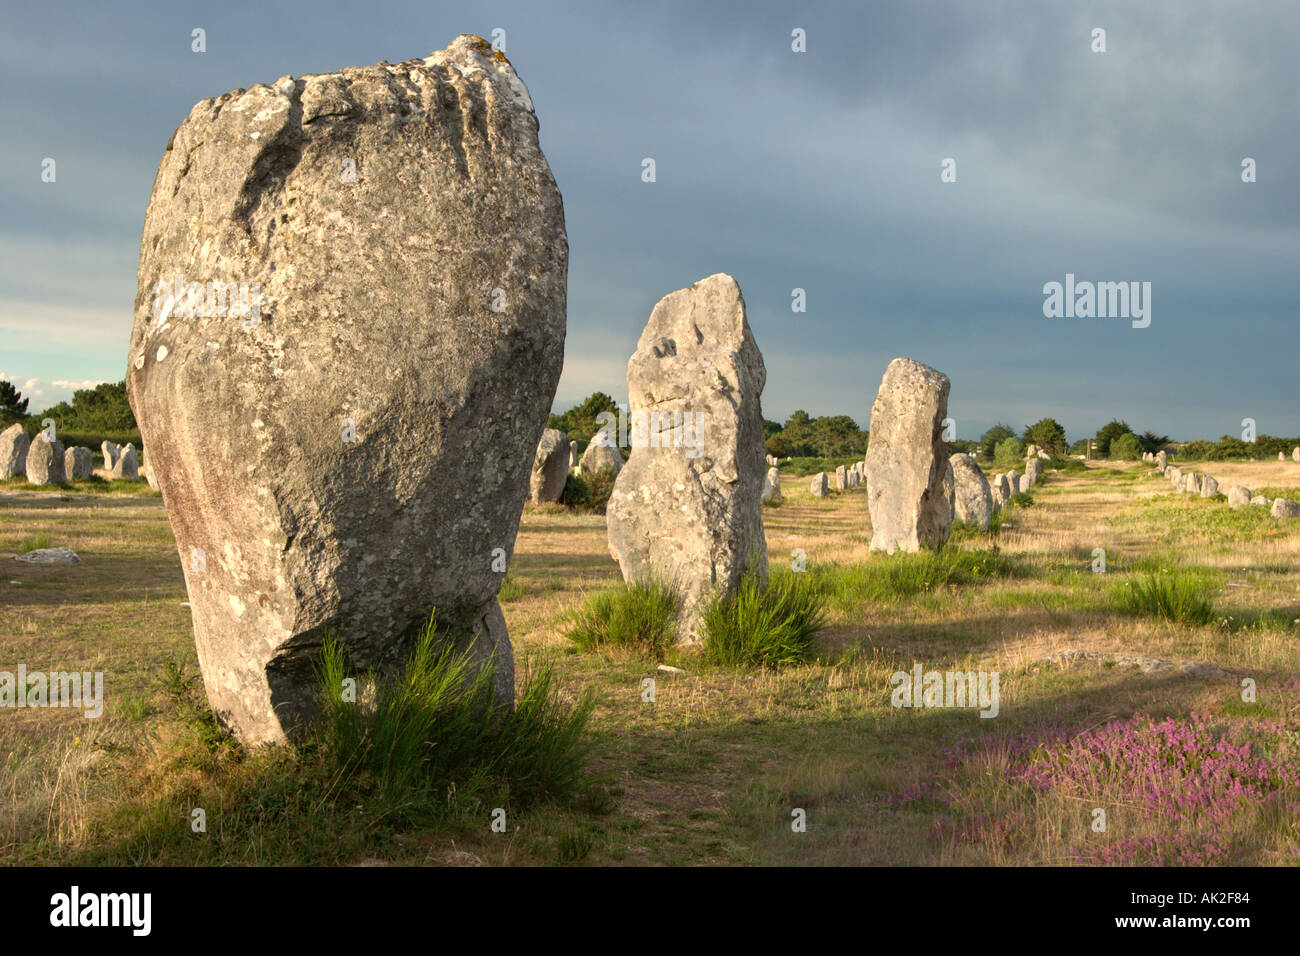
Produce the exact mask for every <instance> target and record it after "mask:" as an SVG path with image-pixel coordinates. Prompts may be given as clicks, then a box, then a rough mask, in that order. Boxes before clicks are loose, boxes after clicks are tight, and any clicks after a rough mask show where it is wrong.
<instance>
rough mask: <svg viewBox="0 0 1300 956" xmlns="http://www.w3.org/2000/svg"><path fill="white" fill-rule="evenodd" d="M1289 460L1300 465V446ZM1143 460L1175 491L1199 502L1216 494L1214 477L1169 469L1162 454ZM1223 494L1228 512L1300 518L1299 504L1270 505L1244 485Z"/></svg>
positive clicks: (1284, 501) (1283, 501)
mask: <svg viewBox="0 0 1300 956" xmlns="http://www.w3.org/2000/svg"><path fill="white" fill-rule="evenodd" d="M1291 458H1292V460H1294V461H1297V462H1300V446H1297V447H1296V448H1295V449H1294V450H1292V452H1291ZM1142 460H1143V461H1145V462H1147V463H1149V464H1152V465H1155V468H1156V471H1157V472H1159V473H1160V474H1162V475H1164V476H1165V477H1166V478H1168V479H1169V483H1170V484H1172V485H1173V486H1174V488H1175V490H1177V491H1183V492H1186V493H1188V494H1193V495H1200V496H1201V497H1202V498H1213V497H1215V495H1217V494H1219V482H1218V480H1217V479H1215V477H1214V476H1213V475H1198V474H1197V473H1196V472H1194V471H1184V470H1183V469H1181V468H1179V467H1178V466H1177V465H1171V464H1169V458H1168V455H1166V453H1165V452H1164V451H1159V452H1156V453H1155V454H1152V453H1151V452H1144V453H1143V454H1142ZM1278 460H1279V461H1285V460H1286V458H1285V456H1284V455H1283V454H1282V453H1281V452H1279V453H1278ZM1223 493H1224V495H1225V496H1226V497H1227V499H1228V507H1230V508H1245V507H1248V506H1251V505H1253V506H1255V507H1257V508H1269V514H1271V515H1272V516H1273V517H1274V518H1278V519H1283V518H1300V503H1298V502H1295V501H1292V500H1291V499H1289V498H1277V499H1274V500H1273V501H1271V502H1270V501H1269V500H1268V499H1267V498H1265V497H1264V496H1263V495H1256V494H1252V493H1251V490H1250V489H1249V488H1247V487H1246V486H1245V485H1229V486H1228V488H1227V489H1226V490H1225V491H1224V492H1223ZM1270 505H1271V507H1270Z"/></svg>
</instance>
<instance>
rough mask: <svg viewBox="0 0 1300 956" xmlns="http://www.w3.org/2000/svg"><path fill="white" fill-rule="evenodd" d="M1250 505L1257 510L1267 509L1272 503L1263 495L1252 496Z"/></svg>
mask: <svg viewBox="0 0 1300 956" xmlns="http://www.w3.org/2000/svg"><path fill="white" fill-rule="evenodd" d="M1250 503H1251V505H1252V506H1253V507H1256V508H1267V507H1268V506H1269V505H1270V504H1272V502H1270V501H1269V500H1268V499H1267V498H1265V497H1264V496H1263V495H1251V496H1250Z"/></svg>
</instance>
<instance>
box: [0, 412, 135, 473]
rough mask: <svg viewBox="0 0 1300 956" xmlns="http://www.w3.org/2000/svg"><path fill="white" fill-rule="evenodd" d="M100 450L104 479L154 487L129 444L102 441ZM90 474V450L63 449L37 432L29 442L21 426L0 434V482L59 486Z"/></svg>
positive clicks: (60, 443)
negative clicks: (144, 482) (21, 479)
mask: <svg viewBox="0 0 1300 956" xmlns="http://www.w3.org/2000/svg"><path fill="white" fill-rule="evenodd" d="M101 451H102V453H103V456H104V474H105V475H106V476H107V477H108V478H110V479H113V480H127V481H138V480H139V479H140V478H141V477H144V478H147V479H148V480H149V484H150V485H152V486H153V487H155V488H156V487H157V485H156V484H155V481H154V478H153V474H152V472H150V471H149V469H148V468H147V467H142V466H140V464H139V459H138V457H137V455H136V453H135V447H134V446H133V445H131V444H130V443H129V442H128V443H127V445H126V447H121V446H119V445H117V444H116V443H115V442H110V441H106V442H104V443H103V445H102V446H101ZM94 472H95V470H94V465H93V461H92V454H91V451H90V449H89V448H86V447H84V446H82V445H74V446H73V447H71V448H64V447H63V442H61V441H59V440H58V439H50V438H49V437H47V436H46V434H45V433H44V432H38V433H37V435H36V438H35V439H33V438H31V436H29V435H28V434H27V432H26V431H24V430H23V426H22V425H16V424H15V425H11V426H9V427H8V428H6V429H5V430H4V431H3V432H0V479H2V478H15V477H20V476H25V477H26V478H27V481H29V482H30V483H31V484H33V485H62V484H65V483H67V482H69V481H84V480H86V479H87V478H90V477H91V475H93V474H94Z"/></svg>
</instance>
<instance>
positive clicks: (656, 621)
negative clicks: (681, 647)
mask: <svg viewBox="0 0 1300 956" xmlns="http://www.w3.org/2000/svg"><path fill="white" fill-rule="evenodd" d="M680 606H681V598H680V597H679V596H678V595H677V592H676V591H675V590H674V589H673V588H672V587H670V586H669V585H666V584H663V583H661V582H658V581H639V582H633V583H631V584H624V585H621V586H619V587H615V588H610V589H609V590H606V591H600V592H597V593H596V594H594V595H592V596H591V597H589V598H587V600H586V601H585V602H584V603H583V605H582V607H581V608H579V609H578V610H577V611H576V612H575V613H574V615H573V618H572V624H571V626H570V627H569V630H568V631H567V632H566V635H565V636H566V637H568V638H569V640H571V641H573V643H574V644H576V645H578V647H579V648H580V649H581V650H584V651H594V650H597V649H599V648H602V647H621V648H626V649H628V650H632V651H636V652H638V653H642V654H646V655H648V656H650V657H653V658H655V659H656V660H658V659H662V658H663V656H664V655H665V654H667V653H668V651H669V650H671V649H672V647H673V645H674V644H675V643H676V642H677V611H678V609H679V608H680Z"/></svg>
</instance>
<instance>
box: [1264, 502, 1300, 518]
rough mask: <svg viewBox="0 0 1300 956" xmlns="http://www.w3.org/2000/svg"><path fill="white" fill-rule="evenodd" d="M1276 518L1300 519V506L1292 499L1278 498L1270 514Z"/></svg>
mask: <svg viewBox="0 0 1300 956" xmlns="http://www.w3.org/2000/svg"><path fill="white" fill-rule="evenodd" d="M1269 514H1271V515H1272V516H1273V517H1274V518H1300V504H1297V503H1296V502H1294V501H1292V500H1291V499H1290V498H1278V499H1276V500H1275V501H1274V502H1273V509H1272V510H1271V511H1270V512H1269Z"/></svg>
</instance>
